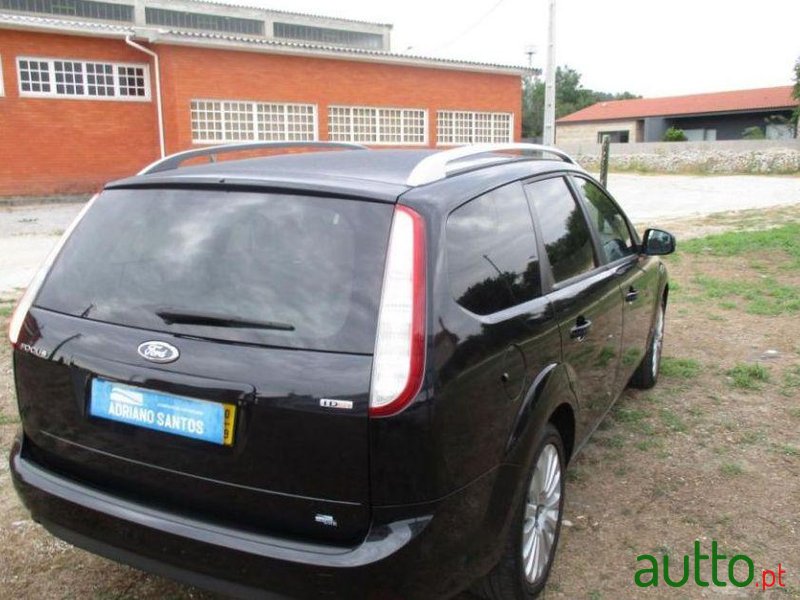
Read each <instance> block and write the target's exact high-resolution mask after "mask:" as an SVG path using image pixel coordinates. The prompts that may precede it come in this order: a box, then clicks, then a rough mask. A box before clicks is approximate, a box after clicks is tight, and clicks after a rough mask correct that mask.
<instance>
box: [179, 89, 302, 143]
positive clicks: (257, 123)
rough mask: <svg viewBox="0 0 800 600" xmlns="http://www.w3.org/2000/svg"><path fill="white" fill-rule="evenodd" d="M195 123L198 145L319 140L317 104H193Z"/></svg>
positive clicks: (215, 102)
mask: <svg viewBox="0 0 800 600" xmlns="http://www.w3.org/2000/svg"><path fill="white" fill-rule="evenodd" d="M191 119H192V141H194V142H195V143H197V144H207V143H223V142H241V141H267V142H270V141H275V142H278V141H292V142H311V141H314V140H316V139H317V108H316V106H314V105H313V104H284V103H276V102H244V101H238V100H192V103H191Z"/></svg>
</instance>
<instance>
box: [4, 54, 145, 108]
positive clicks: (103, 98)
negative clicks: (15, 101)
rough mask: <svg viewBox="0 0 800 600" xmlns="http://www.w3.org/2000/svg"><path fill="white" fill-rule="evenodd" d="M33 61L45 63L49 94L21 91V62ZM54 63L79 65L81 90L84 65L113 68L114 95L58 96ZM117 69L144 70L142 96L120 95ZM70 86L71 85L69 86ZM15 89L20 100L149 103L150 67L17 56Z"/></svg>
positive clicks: (94, 60) (84, 84) (97, 61)
mask: <svg viewBox="0 0 800 600" xmlns="http://www.w3.org/2000/svg"><path fill="white" fill-rule="evenodd" d="M23 60H26V61H34V62H40V63H47V65H48V67H47V68H48V73H49V76H50V82H49V83H50V91H49V92H25V91H23V90H22V67H21V65H20V63H21V62H22V61H23ZM56 62H71V63H81V65H82V73H83V84H82V85H83V89H84V91H86V88H87V87H88V86H89V84H88V83H87V82H86V79H87V77H86V64H87V63H90V64H105V65H111V66H112V67H113V70H112V75H113V77H114V95H113V96H90V95H88V94H59V93H58V92H56V85H57V84H56V67H55V63H56ZM119 67H134V68H137V69H144V96H123V95H121V94H120V84H119ZM70 85H72V84H70ZM17 89H18V91H19V95H20V98H49V99H60V100H63V99H69V100H101V101H106V102H150V101H151V96H152V94H151V90H150V65H148V64H147V63H124V62H116V61H112V60H103V59H94V58H85V59H82V58H49V57H42V56H18V57H17Z"/></svg>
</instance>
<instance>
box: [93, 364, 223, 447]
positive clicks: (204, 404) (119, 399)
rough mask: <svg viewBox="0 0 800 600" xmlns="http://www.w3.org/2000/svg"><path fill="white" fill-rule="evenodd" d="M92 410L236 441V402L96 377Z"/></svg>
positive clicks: (219, 441) (176, 432)
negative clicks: (184, 394)
mask: <svg viewBox="0 0 800 600" xmlns="http://www.w3.org/2000/svg"><path fill="white" fill-rule="evenodd" d="M89 414H91V415H92V416H93V417H99V418H101V419H108V420H110V421H117V422H119V423H127V424H128V425H135V426H137V427H144V428H145V429H153V430H155V431H162V432H164V433H170V434H172V435H180V436H183V437H187V438H192V439H196V440H203V441H205V442H211V443H212V444H219V445H220V446H232V445H233V425H234V423H235V419H236V406H235V405H233V404H221V403H219V402H208V401H207V400H196V399H194V398H186V397H185V396H175V395H173V394H164V393H161V392H154V391H152V390H145V389H142V388H138V387H133V386H129V385H123V384H120V383H113V382H111V381H106V380H105V379H93V380H92V396H91V400H90V402H89Z"/></svg>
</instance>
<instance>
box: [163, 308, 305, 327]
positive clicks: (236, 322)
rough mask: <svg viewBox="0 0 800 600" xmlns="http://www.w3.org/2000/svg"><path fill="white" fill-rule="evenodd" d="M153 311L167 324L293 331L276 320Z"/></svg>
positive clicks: (218, 314)
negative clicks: (253, 319)
mask: <svg viewBox="0 0 800 600" xmlns="http://www.w3.org/2000/svg"><path fill="white" fill-rule="evenodd" d="M155 313H156V314H157V315H158V316H159V317H160V318H161V320H162V321H164V323H166V324H167V325H172V324H182V325H206V326H208V327H242V328H245V329H273V330H278V331H294V325H292V324H291V323H278V322H276V321H252V320H250V319H240V318H238V317H232V316H230V315H224V314H221V313H212V312H189V311H181V310H176V309H170V308H164V309H161V310H156V311H155Z"/></svg>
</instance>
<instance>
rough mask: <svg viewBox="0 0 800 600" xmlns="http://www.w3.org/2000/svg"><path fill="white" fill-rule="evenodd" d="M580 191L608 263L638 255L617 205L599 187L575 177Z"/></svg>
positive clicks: (625, 221) (626, 223)
mask: <svg viewBox="0 0 800 600" xmlns="http://www.w3.org/2000/svg"><path fill="white" fill-rule="evenodd" d="M572 180H573V181H574V182H575V185H576V187H577V188H578V191H579V192H580V194H581V196H583V199H584V200H585V201H586V209H587V211H588V213H589V220H590V222H591V223H592V224H593V226H594V227H595V229H596V231H597V233H598V236H599V238H600V248H601V250H602V252H603V254H604V255H605V257H604V258H605V260H606V261H607V262H614V261H615V260H619V259H620V258H624V257H626V256H630V255H632V254H635V253H636V244H635V242H634V241H633V238H632V237H631V232H630V229H628V222H627V220H626V219H625V217H624V216H623V214H622V211H621V210H620V208H619V207H618V206H617V205H616V203H615V202H614V201H613V200H612V199H611V198H609V197H608V195H607V194H606V193H605V192H604V191H603V190H601V189H600V188H599V187H598V186H597V185H595V184H594V183H592V182H591V181H589V180H588V179H584V178H583V177H573V178H572Z"/></svg>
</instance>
